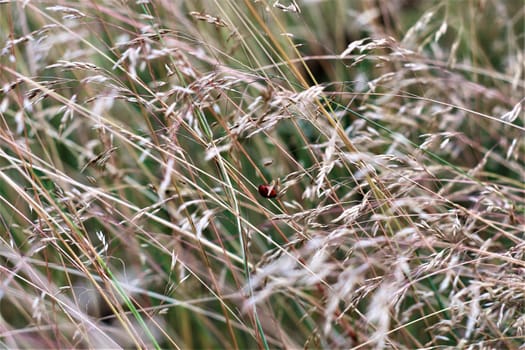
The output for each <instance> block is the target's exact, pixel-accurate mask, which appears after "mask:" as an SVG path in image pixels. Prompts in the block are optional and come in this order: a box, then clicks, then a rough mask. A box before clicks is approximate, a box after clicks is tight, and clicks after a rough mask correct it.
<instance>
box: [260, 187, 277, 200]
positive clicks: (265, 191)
mask: <svg viewBox="0 0 525 350" xmlns="http://www.w3.org/2000/svg"><path fill="white" fill-rule="evenodd" d="M259 194H260V195H261V196H263V197H264V198H275V197H277V187H276V186H275V185H260V186H259Z"/></svg>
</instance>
